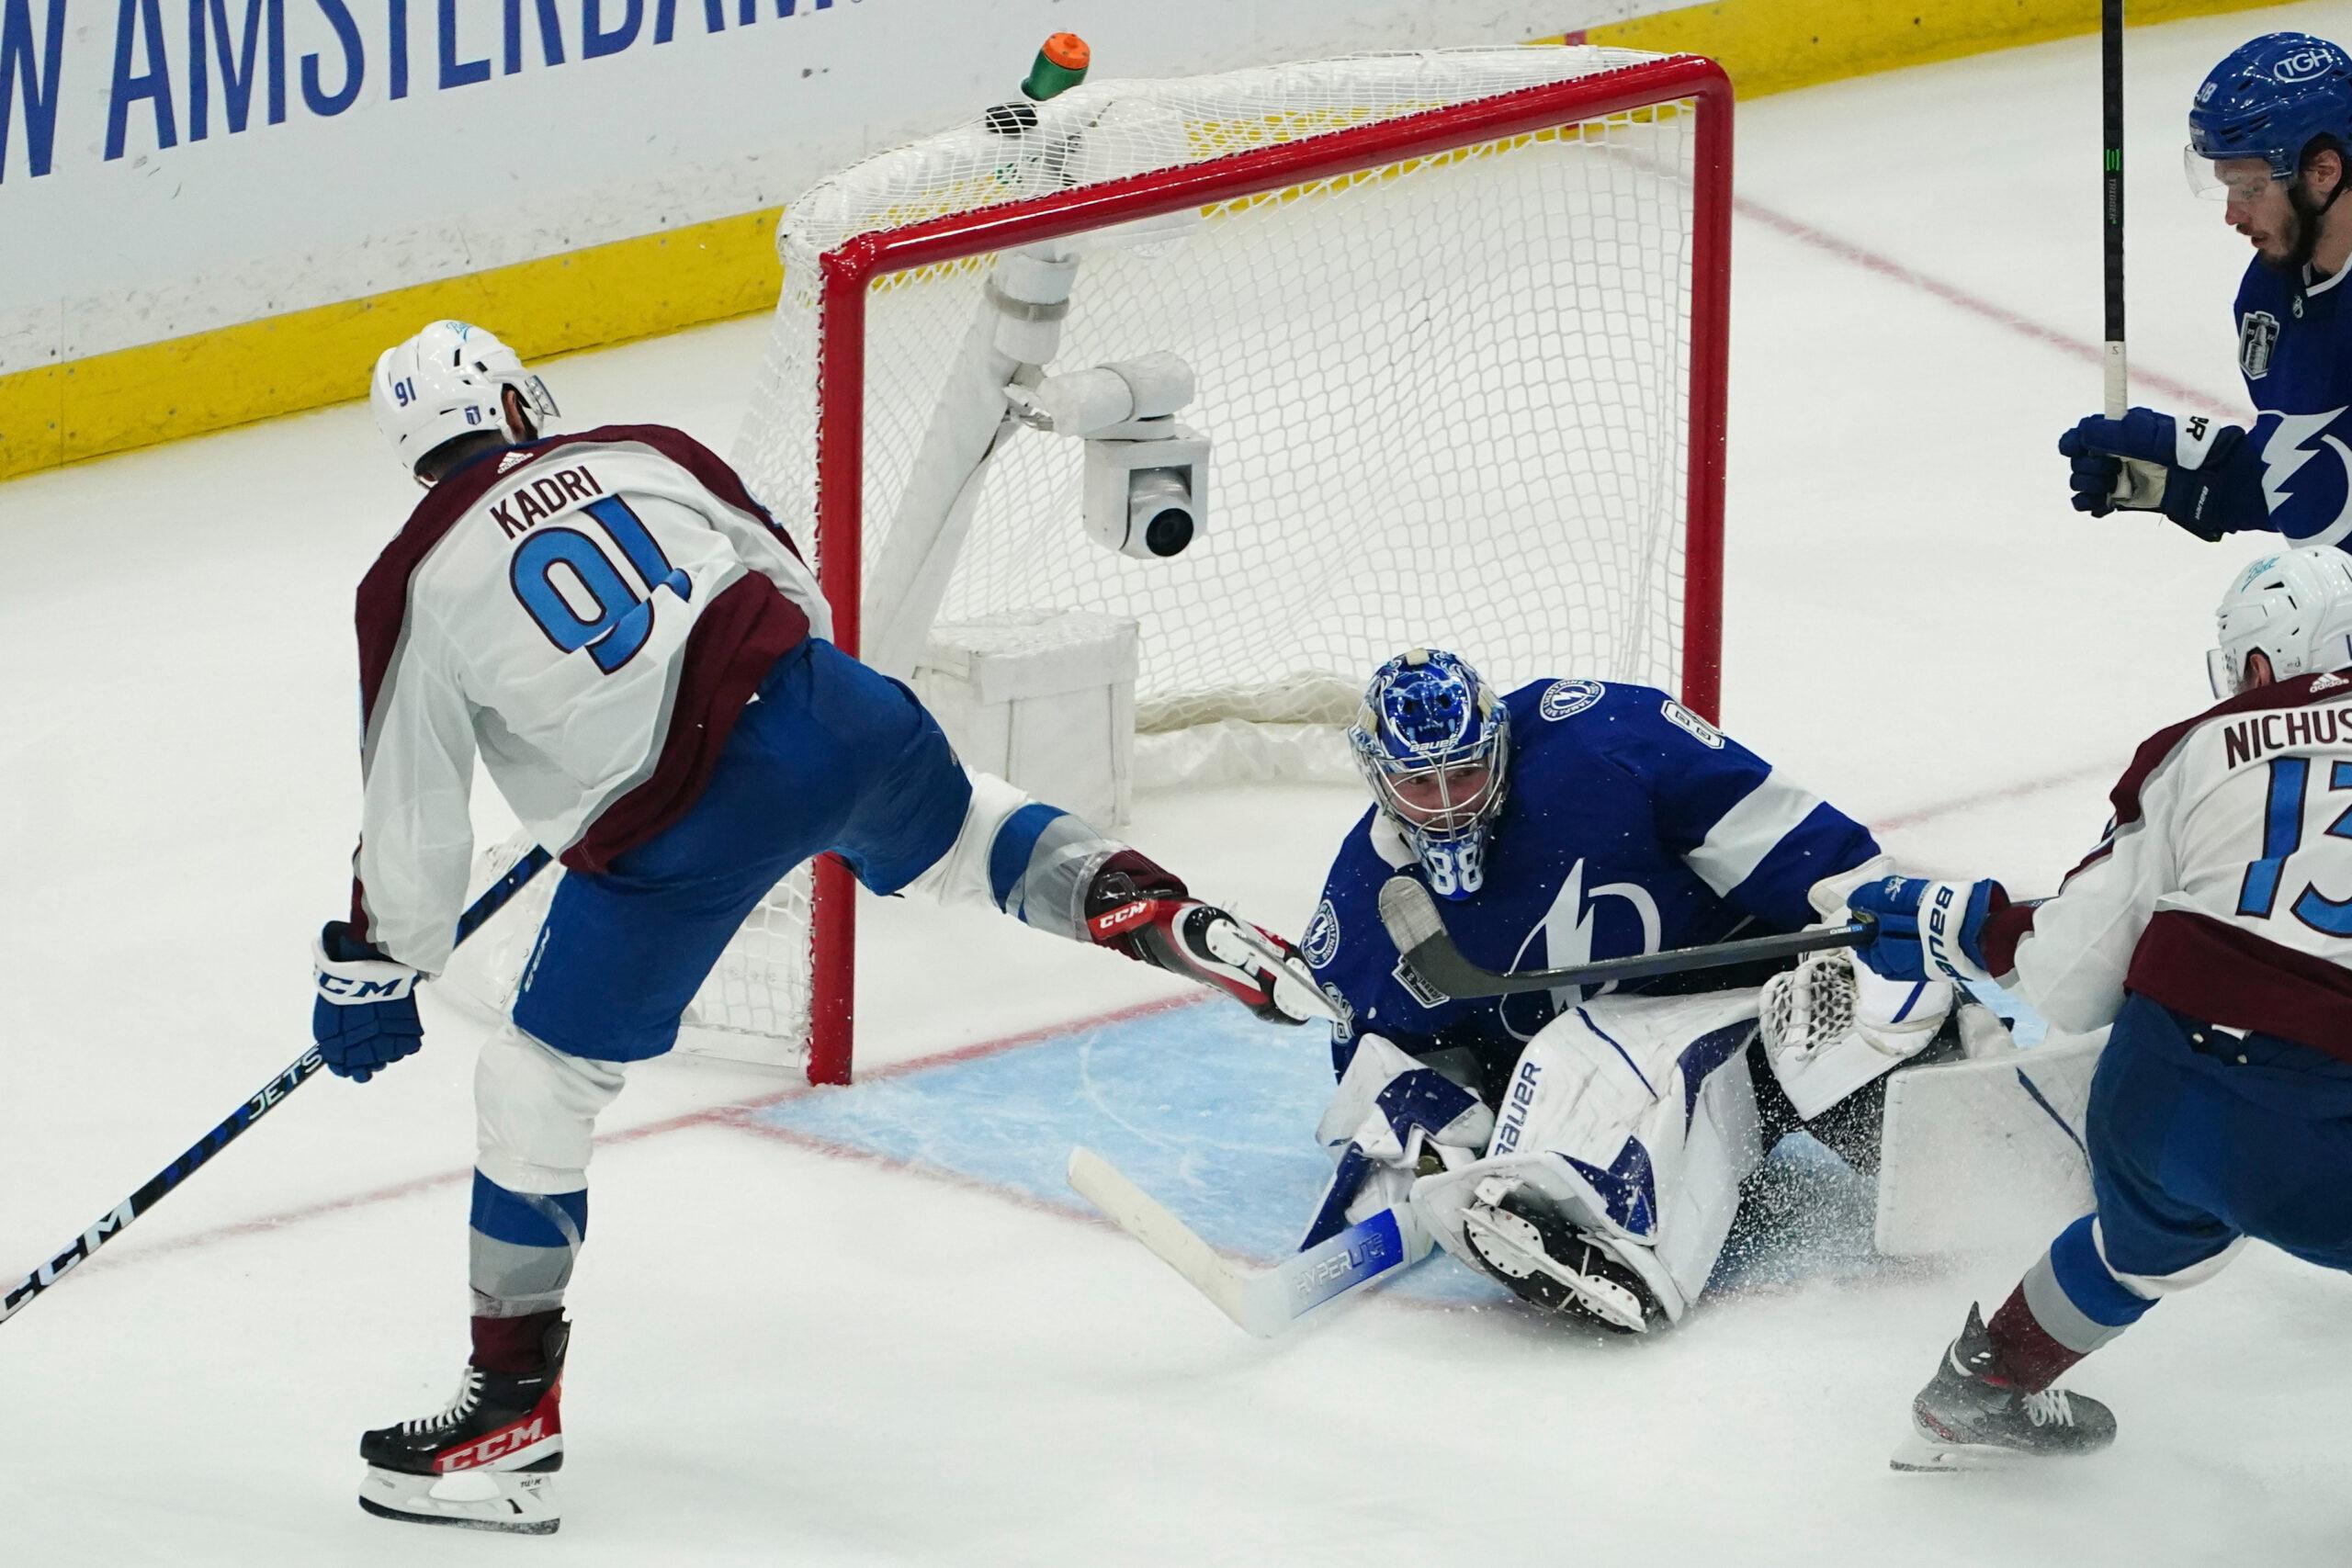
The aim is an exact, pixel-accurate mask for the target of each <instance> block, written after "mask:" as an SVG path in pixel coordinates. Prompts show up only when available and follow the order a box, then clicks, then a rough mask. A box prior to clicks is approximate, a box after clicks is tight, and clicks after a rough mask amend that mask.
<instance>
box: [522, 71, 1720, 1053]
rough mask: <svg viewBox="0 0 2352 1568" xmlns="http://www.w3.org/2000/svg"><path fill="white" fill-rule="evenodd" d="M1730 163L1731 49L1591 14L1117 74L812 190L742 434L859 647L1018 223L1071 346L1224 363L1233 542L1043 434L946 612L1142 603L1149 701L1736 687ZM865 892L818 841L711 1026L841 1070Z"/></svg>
mask: <svg viewBox="0 0 2352 1568" xmlns="http://www.w3.org/2000/svg"><path fill="white" fill-rule="evenodd" d="M1730 163H1731V95H1730V90H1729V87H1728V85H1727V84H1726V82H1725V80H1724V76H1723V73H1721V71H1720V70H1719V69H1718V68H1717V67H1716V66H1714V65H1713V63H1712V62H1708V61H1704V60H1701V59H1697V58H1694V57H1690V56H1664V57H1661V56H1654V55H1644V54H1637V53H1634V52H1631V51H1618V50H1605V49H1595V48H1589V47H1529V48H1511V49H1485V50H1468V51H1430V52H1420V53H1412V54H1396V55H1375V56H1363V57H1356V58H1349V59H1340V60H1331V61H1322V62H1306V63H1299V64H1290V65H1281V66H1272V67H1264V68H1256V69H1250V70H1245V71H1237V72H1232V73H1224V74H1219V75H1213V76H1204V77H1197V78H1191V79H1181V80H1158V81H1138V82H1115V81H1114V82H1096V83H1089V84H1086V85H1082V86H1080V87H1078V88H1076V89H1074V90H1072V91H1070V92H1069V93H1067V94H1064V95H1063V96H1059V97H1057V98H1054V99H1052V100H1050V101H1048V102H1046V103H1043V104H1038V105H1035V106H1023V109H1022V110H1021V111H1020V112H1018V113H1017V114H1014V115H1007V114H1005V113H1003V112H1002V111H999V112H997V113H995V114H991V115H989V116H985V117H984V116H980V115H978V114H976V115H975V116H974V117H973V118H972V119H971V121H970V122H969V123H967V124H965V125H962V126H959V127H957V128H956V129H954V130H949V131H946V132H944V133H943V134H941V135H938V136H934V137H933V138H930V139H928V140H926V141H920V142H916V143H913V144H911V145H909V146H905V147H900V148H898V149H896V150H894V151H891V152H884V153H881V154H879V155H877V156H875V157H872V158H869V159H867V160H865V161H864V162H862V163H860V164H856V165H854V166H853V167H851V168H849V169H848V170H846V171H844V172H842V174H840V175H836V176H834V177H832V178H831V179H828V180H825V181H823V182H821V183H820V185H818V186H816V187H814V188H813V189H812V190H810V191H809V193H808V194H807V195H806V196H805V197H802V198H801V199H800V200H798V201H797V202H795V203H793V204H792V206H791V207H790V208H789V209H787V210H786V217H785V220H784V223H783V225H782V227H781V230H780V231H779V236H778V247H779V250H780V251H781V253H782V256H783V261H784V275H785V282H784V290H783V297H782V299H781V300H780V302H779V304H778V307H777V310H776V315H775V323H774V330H773V333H772V335H771V337H770V340H769V346H768V350H767V353H766V355H765V359H764V362H763V366H762V368H761V373H760V378H759V381H758V384H757V387H756V389H755V391H754V395H753V400H752V407H751V410H750V412H749V415H748V417H747V420H746V423H745V426H744V430H743V434H742V436H741V441H740V443H739V446H738V450H737V453H736V457H737V459H738V462H739V466H740V467H741V468H742V470H743V472H744V475H745V477H746V479H748V480H749V481H750V483H751V485H752V490H753V491H755V492H756V493H758V494H759V495H760V496H761V497H762V499H763V500H764V501H765V502H767V503H768V504H769V505H770V507H771V508H772V509H773V510H774V512H775V515H776V517H777V519H778V520H779V521H780V522H782V523H783V524H784V525H785V526H786V528H787V529H788V530H789V531H790V532H791V533H792V534H793V535H794V536H795V538H796V539H797V540H798V541H799V542H800V543H801V547H802V548H803V550H804V551H806V552H809V553H812V554H813V557H814V558H815V561H816V564H817V567H818V570H819V573H820V578H821V580H822V581H823V583H824V587H825V591H826V593H827V595H828V597H829V598H830V599H831V602H832V604H833V605H834V610H835V616H836V636H837V639H838V640H839V641H840V643H841V644H842V647H843V648H845V649H849V650H850V651H853V652H855V651H858V650H859V649H860V629H861V626H862V625H865V624H868V623H871V622H873V621H874V620H875V619H876V617H877V616H878V615H887V614H888V613H889V611H890V610H891V608H892V606H891V605H889V604H880V603H877V602H876V600H875V599H872V598H869V597H868V596H867V585H868V584H869V583H871V582H874V581H876V580H877V578H889V577H890V574H889V573H888V572H883V573H877V572H876V563H877V562H882V561H885V560H886V559H887V558H888V555H889V552H890V546H891V533H892V529H893V527H894V526H896V525H898V519H899V514H900V513H901V510H902V507H901V502H902V501H904V500H905V499H906V498H907V494H908V491H909V489H910V475H912V474H914V473H915V472H916V470H917V469H918V467H919V462H920V460H919V454H920V453H921V451H922V448H923V446H924V443H925V440H926V436H927V434H929V432H930V430H931V427H932V425H933V423H934V420H935V417H936V414H937V411H938V410H939V409H940V408H941V406H942V404H943V401H944V400H945V398H946V397H947V395H948V389H946V388H945V387H944V382H945V381H946V379H947V378H949V376H950V372H951V365H952V363H953V362H954V361H955V359H956V353H955V349H956V344H959V343H961V342H963V341H964V340H965V339H966V337H967V333H969V332H970V330H971V328H972V323H973V321H974V319H975V314H976V312H977V311H979V310H982V309H983V307H984V301H985V299H986V297H987V291H988V289H989V287H990V279H991V276H992V274H993V273H994V270H995V268H996V265H997V263H998V261H999V259H1000V258H1001V257H1002V256H1004V255H1005V254H1008V253H1012V252H1014V251H1017V250H1022V249H1023V248H1035V247H1039V246H1058V247H1060V250H1061V252H1062V253H1063V254H1076V255H1077V256H1079V257H1080V265H1079V268H1078V272H1077V276H1076V281H1075V284H1074V286H1073V288H1072V289H1071V291H1070V294H1069V304H1068V308H1067V315H1066V317H1064V318H1063V319H1061V321H1060V323H1059V333H1060V336H1059V349H1058V357H1057V361H1056V363H1055V368H1056V369H1059V368H1062V367H1070V368H1079V367H1086V366H1091V365H1096V364H1103V363H1110V362H1115V361H1121V360H1132V359H1134V358H1136V356H1138V355H1145V354H1149V353H1153V352H1155V351H1169V352H1173V353H1175V354H1177V355H1181V356H1182V358H1183V359H1184V360H1185V361H1186V363H1187V364H1189V365H1190V366H1191V367H1193V371H1194V374H1195V376H1196V378H1197V381H1198V397H1197V400H1196V401H1195V402H1194V403H1193V405H1192V406H1191V407H1190V408H1189V409H1188V410H1187V411H1186V412H1185V414H1184V416H1183V417H1184V419H1185V421H1186V423H1189V424H1192V425H1193V426H1195V427H1196V428H1198V429H1200V430H1201V431H1202V432H1203V433H1204V434H1207V435H1209V436H1210V438H1211V439H1212V441H1213V442H1214V444H1215V447H1214V453H1213V456H1212V457H1211V459H1210V463H1209V470H1208V476H1207V480H1206V486H1205V495H1204V498H1203V499H1204V513H1205V517H1204V527H1203V532H1202V535H1201V537H1200V538H1199V539H1198V541H1197V542H1196V543H1194V544H1193V547H1191V548H1190V549H1188V550H1187V551H1185V552H1184V553H1183V554H1182V555H1179V556H1176V557H1173V558H1168V559H1158V560H1142V559H1134V558H1127V557H1125V556H1121V555H1117V554H1114V553H1113V552H1111V551H1110V550H1107V549H1105V548H1103V547H1100V546H1098V545H1097V544H1095V543H1093V542H1091V540H1090V539H1089V538H1088V537H1087V536H1086V534H1085V532H1084V530H1083V528H1082V527H1081V525H1080V444H1079V443H1077V442H1074V441H1067V440H1062V439H1058V438H1055V437H1051V436H1043V435H1033V434H1029V433H1025V432H1024V433H1022V434H1020V435H1018V436H1016V437H1015V438H1014V439H1013V440H1012V441H1011V442H1010V443H1009V444H1007V445H1006V446H1003V448H1002V449H1001V450H1000V451H998V452H997V453H996V455H995V456H993V457H991V458H990V459H989V468H988V474H987V478H986V481H985V485H984V487H983V489H982V491H981V492H980V496H979V500H978V505H977V509H976V510H975V511H973V512H972V513H971V515H970V520H969V530H968V534H967V535H966V536H963V537H962V538H961V539H960V546H959V547H957V548H956V549H953V550H951V551H950V552H949V555H948V559H949V560H950V561H952V570H950V569H949V568H948V567H946V566H944V565H943V564H942V563H941V562H940V561H938V560H937V559H933V560H931V561H930V562H929V563H928V565H927V567H926V570H933V571H944V572H945V580H944V589H940V590H938V597H937V615H938V616H939V618H941V619H954V620H957V621H971V620H974V619H978V618H983V617H987V616H989V615H1001V614H1006V613H1012V612H1023V611H1037V610H1047V611H1050V610H1061V609H1082V610H1091V611H1103V612H1108V613H1111V614H1114V615H1121V616H1126V617H1131V618H1133V619H1135V620H1136V621H1137V622H1138V623H1139V624H1140V627H1141V637H1140V647H1139V666H1138V673H1137V677H1136V712H1137V728H1138V729H1139V730H1143V731H1156V732H1176V731H1185V730H1197V729H1199V728H1201V727H1204V726H1219V725H1230V724H1233V723H1236V722H1252V723H1260V724H1270V725H1275V726H1316V725H1337V724H1343V723H1344V722H1346V720H1347V718H1348V717H1349V716H1351V711H1352V705H1353V703H1354V701H1355V698H1356V695H1357V694H1358V693H1359V692H1360V691H1361V689H1362V684H1363V681H1364V679H1365V677H1366V676H1367V675H1368V674H1369V673H1370V671H1372V669H1373V668H1374V666H1375V665H1377V664H1378V663H1379V662H1380V661H1381V660H1384V659H1385V658H1387V657H1389V656H1390V655H1392V654H1394V653H1396V652H1397V651H1398V650H1399V649H1403V648H1407V647H1410V646H1414V645H1416V644H1419V643H1429V644H1433V645H1438V646H1448V647H1453V648H1454V649H1458V650H1459V651H1461V652H1462V653H1464V655H1465V656H1466V657H1468V658H1469V659H1470V660H1472V661H1473V662H1474V663H1476V665H1477V666H1478V667H1479V668H1480V670H1481V671H1483V672H1484V673H1486V674H1487V676H1488V677H1489V678H1490V679H1492V680H1494V681H1496V682H1498V683H1499V684H1500V685H1501V686H1502V687H1504V688H1505V689H1509V688H1510V687H1512V686H1516V685H1518V684H1520V683H1521V682H1525V681H1528V680H1531V679H1534V678H1536V677H1538V676H1544V675H1552V674H1567V675H1583V676H1594V677H1600V678H1604V679H1605V678H1616V679H1623V680H1637V681H1642V682H1649V683H1653V684H1657V685H1662V686H1666V687H1668V688H1671V689H1676V690H1679V693H1680V694H1681V695H1682V697H1683V699H1684V700H1685V701H1686V702H1687V703H1689V704H1690V705H1691V706H1693V707H1695V708H1698V709H1699V710H1700V711H1702V712H1705V713H1712V712H1713V709H1714V706H1715V699H1716V678H1717V649H1718V611H1719V601H1720V589H1719V540H1720V531H1721V497H1722V468H1721V462H1722V449H1723V403H1724V346H1725V344H1724V337H1725V332H1726V312H1727V305H1728V272H1727V266H1726V247H1727V243H1728V235H1729V211H1730ZM902 544H903V541H902ZM901 553H903V550H902V552H901ZM903 577H904V574H903V573H899V574H898V577H897V578H895V579H892V581H903ZM934 587H936V585H934ZM886 591H887V590H886ZM886 667H887V666H886ZM894 672H897V673H901V674H903V673H904V671H903V670H900V671H894ZM852 891H853V890H852V886H851V882H850V878H849V876H848V874H847V873H846V872H845V870H843V868H842V867H841V866H839V865H838V864H835V863H831V861H830V859H828V860H827V861H825V862H822V863H820V864H819V865H818V866H817V867H815V868H812V869H804V870H803V871H802V872H799V873H797V874H795V875H794V876H793V877H791V878H789V879H787V881H786V882H785V883H784V884H782V885H780V886H778V887H777V889H776V890H775V893H774V894H773V895H772V896H771V897H770V898H769V899H768V901H767V903H766V904H765V905H764V906H763V908H761V909H760V910H759V911H758V912H757V913H755V914H754V916H753V917H752V920H751V921H750V922H748V923H747V926H746V928H745V930H744V931H743V932H742V933H741V935H740V936H739V937H738V939H737V940H736V942H734V944H733V945H732V946H731V947H730V948H729V952H728V954H727V956H726V958H725V959H724V960H723V961H722V963H721V964H720V967H719V970H718V973H717V974H715V975H714V976H712V979H711V982H710V984H709V985H708V986H707V987H705V991H704V994H703V995H702V996H701V997H699V998H697V999H696V1002H695V1009H694V1011H693V1012H692V1013H691V1014H690V1015H689V1019H688V1022H689V1025H690V1026H692V1027H694V1028H697V1029H702V1030H717V1031H722V1032H735V1033H738V1034H748V1035H752V1036H756V1037H758V1038H759V1039H761V1040H762V1041H763V1042H764V1044H763V1047H762V1048H761V1049H760V1050H757V1051H753V1052H752V1053H750V1054H752V1055H767V1054H775V1055H779V1056H780V1055H783V1054H787V1053H789V1054H797V1053H798V1052H800V1051H802V1050H805V1051H806V1053H807V1059H808V1066H809V1077H810V1078H811V1079H812V1080H814V1081H820V1082H824V1081H835V1082H839V1081H846V1079H847V1077H848V1074H849V1067H850V1058H851V1043H850V1036H851V1001H852V954H853V951H854V908H855V906H854V898H853V896H852ZM517 923H521V922H517ZM508 940H509V941H510V942H511V941H512V940H513V939H512V938H509V939H508Z"/></svg>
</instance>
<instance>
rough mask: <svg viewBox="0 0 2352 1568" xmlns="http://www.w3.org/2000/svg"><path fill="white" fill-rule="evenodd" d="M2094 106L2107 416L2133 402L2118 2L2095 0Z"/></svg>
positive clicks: (2117, 413) (2118, 415)
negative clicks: (2098, 136)
mask: <svg viewBox="0 0 2352 1568" xmlns="http://www.w3.org/2000/svg"><path fill="white" fill-rule="evenodd" d="M2098 22H2099V26H2098V32H2099V100H2100V102H2099V107H2100V110H2101V117H2100V118H2101V120H2102V122H2103V124H2104V128H2105V137H2104V140H2105V141H2106V143H2107V145H2106V147H2105V149H2104V150H2103V151H2104V159H2103V168H2102V172H2101V176H2100V177H2101V179H2102V182H2103V184H2102V186H2101V196H2102V197H2103V200H2104V206H2105V213H2106V219H2107V226H2106V227H2107V252H2106V263H2107V388H2106V391H2107V417H2108V418H2109V419H2121V418H2122V417H2123V416H2124V414H2125V413H2127V412H2130V410H2131V388H2130V378H2129V375H2128V374H2127V370H2126V361H2125V358H2124V351H2123V0H2099V18H2098Z"/></svg>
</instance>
